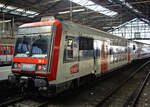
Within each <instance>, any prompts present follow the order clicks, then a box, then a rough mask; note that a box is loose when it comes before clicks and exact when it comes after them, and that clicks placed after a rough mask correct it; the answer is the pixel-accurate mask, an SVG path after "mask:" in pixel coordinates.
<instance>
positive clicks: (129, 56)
mask: <svg viewBox="0 0 150 107" xmlns="http://www.w3.org/2000/svg"><path fill="white" fill-rule="evenodd" d="M130 60H131V59H130V47H128V63H130Z"/></svg>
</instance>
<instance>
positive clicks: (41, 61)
mask: <svg viewBox="0 0 150 107" xmlns="http://www.w3.org/2000/svg"><path fill="white" fill-rule="evenodd" d="M13 62H20V63H32V64H47V59H45V58H15V57H14V58H13Z"/></svg>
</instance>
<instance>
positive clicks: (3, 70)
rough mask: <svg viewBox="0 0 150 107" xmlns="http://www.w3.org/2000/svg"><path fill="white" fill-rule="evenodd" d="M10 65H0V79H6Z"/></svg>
mask: <svg viewBox="0 0 150 107" xmlns="http://www.w3.org/2000/svg"><path fill="white" fill-rule="evenodd" d="M10 70H11V66H1V67H0V81H1V80H6V79H8V74H9V73H10Z"/></svg>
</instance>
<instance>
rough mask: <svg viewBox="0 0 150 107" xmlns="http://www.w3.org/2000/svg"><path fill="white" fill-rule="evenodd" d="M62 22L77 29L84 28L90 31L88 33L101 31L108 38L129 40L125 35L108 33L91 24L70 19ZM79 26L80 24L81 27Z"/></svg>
mask: <svg viewBox="0 0 150 107" xmlns="http://www.w3.org/2000/svg"><path fill="white" fill-rule="evenodd" d="M61 23H62V24H65V25H67V26H72V27H69V28H73V29H77V30H81V29H84V30H85V31H86V32H88V33H91V32H92V33H93V31H94V33H95V34H99V33H101V36H103V37H106V38H113V39H123V40H127V39H125V38H123V37H119V36H116V35H112V34H110V33H108V32H104V31H102V30H98V29H96V28H92V27H89V26H85V25H81V24H76V23H73V22H70V21H62V22H61ZM79 26H80V28H79ZM127 41H128V40H127Z"/></svg>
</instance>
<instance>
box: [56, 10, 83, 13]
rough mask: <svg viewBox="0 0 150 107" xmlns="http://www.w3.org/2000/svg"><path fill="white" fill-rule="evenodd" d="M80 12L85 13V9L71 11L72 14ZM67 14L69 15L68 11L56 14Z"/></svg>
mask: <svg viewBox="0 0 150 107" xmlns="http://www.w3.org/2000/svg"><path fill="white" fill-rule="evenodd" d="M82 11H85V9H77V10H72V12H82ZM67 13H70V11H64V12H58V14H67Z"/></svg>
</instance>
